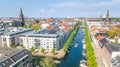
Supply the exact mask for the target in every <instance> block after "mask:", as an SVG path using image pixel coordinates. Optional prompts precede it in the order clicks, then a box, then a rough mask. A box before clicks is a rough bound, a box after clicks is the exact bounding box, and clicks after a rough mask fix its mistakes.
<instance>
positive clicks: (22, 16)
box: [19, 7, 24, 22]
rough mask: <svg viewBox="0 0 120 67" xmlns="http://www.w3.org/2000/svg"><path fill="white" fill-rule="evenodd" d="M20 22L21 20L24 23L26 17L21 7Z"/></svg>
mask: <svg viewBox="0 0 120 67" xmlns="http://www.w3.org/2000/svg"><path fill="white" fill-rule="evenodd" d="M19 20H20V21H21V22H24V15H23V12H22V8H21V7H20V14H19Z"/></svg>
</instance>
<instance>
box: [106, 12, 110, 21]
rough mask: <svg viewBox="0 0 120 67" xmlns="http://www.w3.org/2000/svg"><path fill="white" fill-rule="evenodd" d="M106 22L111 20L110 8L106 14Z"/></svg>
mask: <svg viewBox="0 0 120 67" xmlns="http://www.w3.org/2000/svg"><path fill="white" fill-rule="evenodd" d="M106 22H110V16H109V10H107V14H106Z"/></svg>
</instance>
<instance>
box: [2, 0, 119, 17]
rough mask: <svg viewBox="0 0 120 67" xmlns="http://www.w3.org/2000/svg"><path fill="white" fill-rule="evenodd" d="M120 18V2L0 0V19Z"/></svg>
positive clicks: (112, 0) (96, 0) (104, 0)
mask: <svg viewBox="0 0 120 67" xmlns="http://www.w3.org/2000/svg"><path fill="white" fill-rule="evenodd" d="M20 7H22V9H23V13H24V16H25V17H99V16H100V15H102V16H103V17H104V16H105V15H106V11H107V10H108V9H109V11H110V16H111V17H120V0H0V17H18V16H19V12H20Z"/></svg>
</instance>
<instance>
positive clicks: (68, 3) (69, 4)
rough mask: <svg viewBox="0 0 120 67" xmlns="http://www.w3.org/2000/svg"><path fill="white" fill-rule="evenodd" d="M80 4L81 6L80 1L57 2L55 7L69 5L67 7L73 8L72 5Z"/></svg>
mask: <svg viewBox="0 0 120 67" xmlns="http://www.w3.org/2000/svg"><path fill="white" fill-rule="evenodd" d="M78 6H80V4H79V3H77V2H71V1H69V2H62V3H57V4H54V5H53V7H57V8H63V7H67V8H68V7H69V8H71V7H78Z"/></svg>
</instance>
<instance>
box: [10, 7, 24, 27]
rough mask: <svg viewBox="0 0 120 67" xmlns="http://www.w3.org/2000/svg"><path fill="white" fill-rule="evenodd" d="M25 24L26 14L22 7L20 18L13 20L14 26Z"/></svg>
mask: <svg viewBox="0 0 120 67" xmlns="http://www.w3.org/2000/svg"><path fill="white" fill-rule="evenodd" d="M24 25H25V20H24V15H23V12H22V8H20V14H19V20H18V21H14V22H12V26H13V27H23V26H24Z"/></svg>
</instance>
